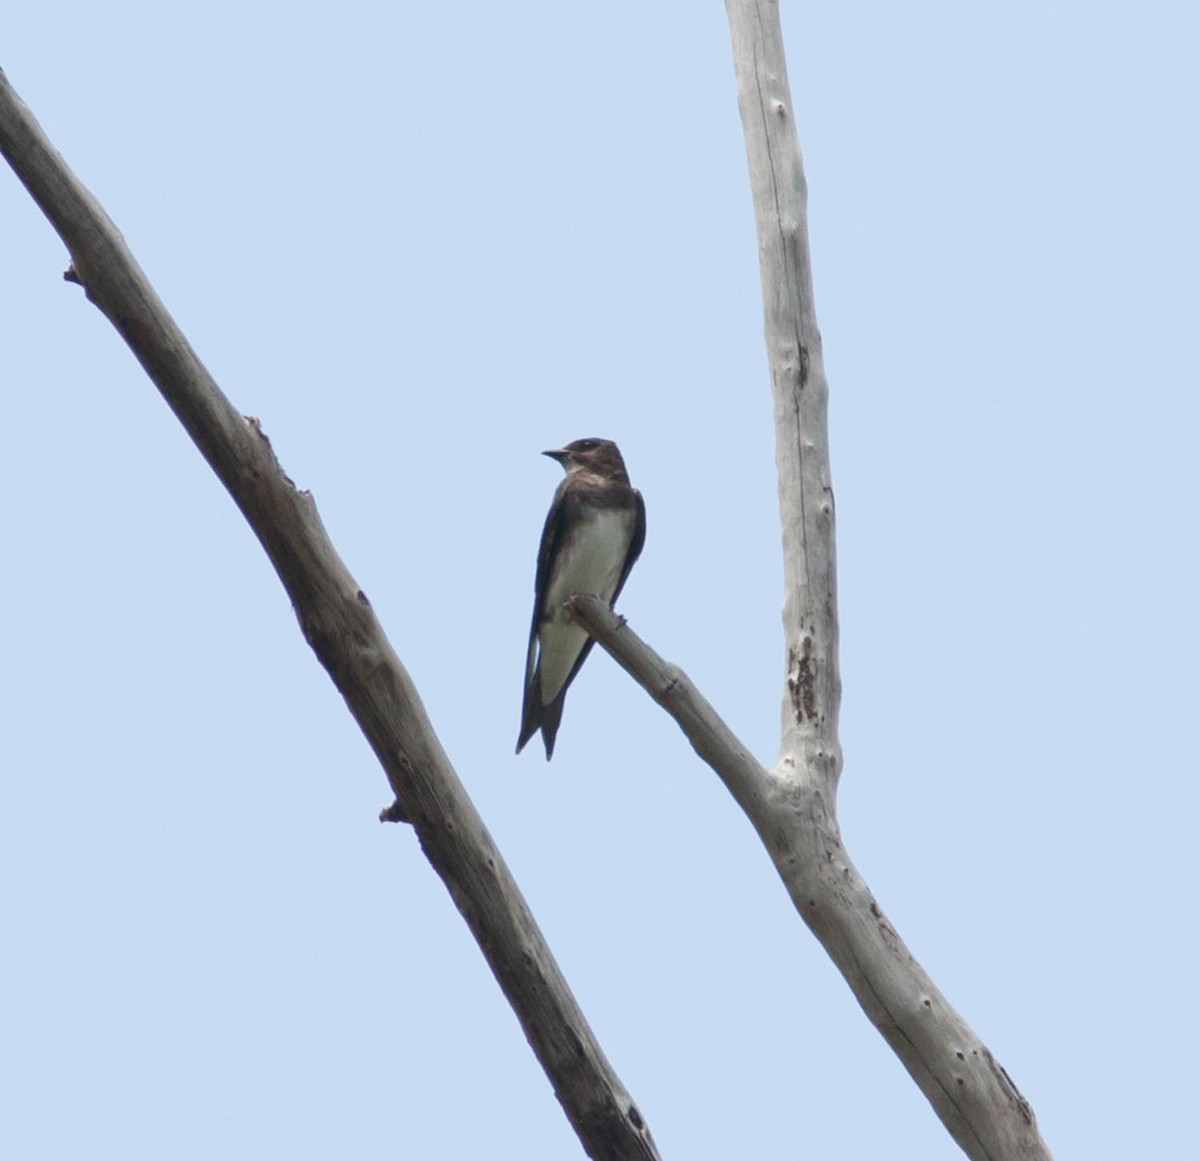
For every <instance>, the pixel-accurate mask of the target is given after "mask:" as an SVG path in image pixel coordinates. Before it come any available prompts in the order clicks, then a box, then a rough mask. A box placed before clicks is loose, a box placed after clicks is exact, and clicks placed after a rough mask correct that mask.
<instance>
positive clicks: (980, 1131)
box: [571, 594, 1050, 1161]
mask: <svg viewBox="0 0 1200 1161" xmlns="http://www.w3.org/2000/svg"><path fill="white" fill-rule="evenodd" d="M571 611H572V615H573V616H574V617H575V618H576V619H577V620H578V621H579V622H580V623H581V624H582V625H584V626H585V627H586V628H587V630H588V632H589V633H591V634H592V636H594V637H595V638H596V640H597V641H599V642H600V644H601V646H602V647H603V648H604V649H606V650H607V651H608V652H609V653H610V654H611V655H612V656H613V657H614V658H615V659H616V661H617V662H618V663H619V664H620V665H621V667H622V668H623V669H624V670H625V671H626V672H627V673H629V674H630V675H631V676H632V677H633V678H634V679H635V680H636V681H637V682H638V684H639V685H641V686H642V688H643V689H645V690H646V692H647V693H648V694H650V696H651V697H653V698H654V700H655V701H657V702H658V703H659V704H660V705H662V706H663V708H664V709H665V710H666V711H667V713H669V714H670V715H671V716H672V717H673V718H674V719H675V721H676V722H677V723H678V725H679V728H680V729H681V730H683V732H684V735H685V736H686V737H687V739H688V741H689V742H691V744H692V746H693V748H694V749H695V750H696V752H697V753H698V754H699V755H700V757H702V758H703V759H704V761H705V762H707V763H708V764H709V765H710V766H711V767H712V768H713V770H714V771H715V772H716V773H717V774H718V775H719V777H720V778H721V780H722V781H723V782H724V783H725V785H726V787H727V788H728V789H729V792H730V793H731V794H732V795H733V796H734V798H735V799H737V801H738V803H739V805H741V807H742V808H743V810H745V811H746V814H747V815H748V816H749V818H750V821H751V822H752V823H753V824H754V827H755V829H756V830H757V831H758V834H759V837H760V838H761V839H762V841H763V844H764V845H765V846H766V848H767V850H768V851H769V852H770V855H771V858H772V861H773V862H774V863H775V868H776V870H777V871H778V872H779V875H780V877H781V878H782V879H783V882H784V885H785V886H786V887H787V890H788V894H789V895H790V896H791V897H792V902H793V903H794V904H795V906H796V910H797V911H799V912H800V915H801V917H802V918H803V919H804V921H805V923H807V924H808V926H809V927H810V928H811V929H812V932H813V934H814V935H816V937H817V938H818V939H819V940H820V941H821V944H822V945H823V946H824V948H825V950H826V951H827V952H828V953H829V956H830V958H831V959H832V960H833V961H834V963H836V964H837V966H838V968H839V970H840V971H841V973H842V975H843V976H845V978H846V981H847V982H848V983H849V984H850V987H851V989H852V990H853V992H854V995H855V997H856V998H857V999H858V1002H859V1003H860V1004H861V1005H862V1007H863V1010H864V1011H865V1012H866V1013H867V1015H868V1016H869V1017H870V1019H871V1022H872V1023H873V1024H874V1025H875V1026H876V1028H878V1029H879V1031H880V1032H881V1033H882V1034H883V1037H884V1039H886V1040H887V1042H888V1043H889V1044H890V1045H891V1046H892V1049H893V1050H894V1051H895V1053H896V1055H897V1056H899V1057H900V1059H901V1060H902V1061H903V1062H904V1065H905V1067H906V1068H907V1069H908V1071H909V1072H910V1073H911V1074H912V1076H913V1079H915V1080H916V1082H917V1084H918V1085H920V1087H921V1090H922V1091H923V1092H924V1093H925V1095H926V1096H927V1097H928V1098H929V1101H930V1103H931V1104H932V1105H933V1107H934V1109H935V1110H936V1111H937V1114H938V1116H939V1117H940V1118H941V1119H942V1121H943V1123H944V1124H945V1125H946V1127H947V1128H948V1129H949V1130H950V1132H951V1133H952V1134H953V1136H954V1139H955V1140H956V1141H957V1142H958V1143H959V1145H960V1146H962V1149H963V1151H964V1152H965V1153H966V1154H967V1156H969V1157H972V1158H975V1159H976V1161H1034V1159H1038V1161H1048V1159H1049V1157H1050V1153H1049V1150H1048V1149H1047V1148H1046V1146H1045V1144H1044V1143H1043V1142H1042V1140H1041V1137H1040V1136H1039V1135H1038V1131H1037V1125H1036V1122H1035V1121H1034V1116H1033V1110H1032V1109H1031V1108H1030V1106H1029V1102H1028V1101H1026V1100H1025V1098H1024V1097H1023V1096H1022V1095H1021V1093H1020V1092H1019V1091H1018V1090H1017V1087H1016V1085H1014V1084H1013V1083H1012V1081H1011V1080H1010V1079H1009V1076H1008V1074H1007V1073H1006V1072H1005V1071H1004V1069H1003V1068H1002V1067H1001V1066H1000V1064H999V1063H998V1062H997V1061H996V1059H995V1058H994V1057H993V1056H992V1054H991V1052H989V1051H988V1049H987V1047H986V1045H984V1044H983V1043H982V1042H981V1041H980V1040H979V1038H978V1037H977V1036H976V1035H975V1033H974V1032H972V1031H971V1029H970V1028H969V1027H968V1025H967V1024H966V1022H965V1021H964V1020H963V1019H962V1017H961V1016H959V1015H958V1013H957V1012H955V1011H954V1009H953V1008H952V1007H951V1006H950V1004H949V1003H948V1002H947V1001H946V999H945V997H943V996H942V994H941V993H940V992H939V991H938V990H937V988H936V987H935V986H934V983H933V981H932V980H931V979H930V978H929V976H928V975H926V974H925V971H924V969H923V968H922V967H921V965H920V964H918V963H917V961H916V960H915V959H914V958H913V956H912V953H911V952H910V951H909V950H908V948H906V947H905V946H904V943H903V941H902V940H901V939H900V937H899V935H897V934H896V931H895V929H894V928H893V927H892V926H891V924H890V923H889V922H888V920H887V918H886V916H885V915H884V914H883V912H882V911H881V910H880V908H879V905H878V904H877V903H876V902H875V900H874V898H873V897H872V895H871V892H870V891H869V890H868V888H867V885H866V883H865V882H864V881H863V878H862V876H861V875H860V874H859V873H858V870H857V869H856V868H855V866H854V864H853V863H852V862H851V861H850V856H849V855H848V854H847V853H846V850H845V848H844V847H843V846H842V842H841V837H840V835H839V833H838V826H837V818H836V816H835V813H834V804H833V799H832V797H831V796H830V795H829V794H828V793H827V791H826V787H825V783H824V781H823V780H822V778H821V777H820V772H819V771H818V772H817V773H816V774H810V772H808V771H807V770H805V769H804V768H793V767H790V766H787V765H785V764H781V765H780V766H779V767H778V768H777V769H775V770H768V769H766V768H765V767H763V766H761V765H760V764H759V763H758V762H756V761H755V760H754V758H753V757H752V756H751V755H750V753H749V752H748V750H747V749H746V747H745V746H744V745H743V744H742V743H741V742H740V741H739V740H738V739H737V737H736V736H735V735H734V734H733V732H732V731H731V730H730V729H729V727H728V726H727V725H726V724H725V723H724V722H723V721H722V720H721V718H720V717H719V715H718V714H717V712H716V711H715V710H714V709H713V707H712V706H711V705H710V704H709V703H708V702H707V701H706V700H705V699H704V696H703V695H702V694H701V693H700V692H699V690H697V689H696V687H695V686H694V685H693V684H692V683H691V680H690V679H689V678H688V676H687V674H685V673H684V672H683V671H682V670H681V669H680V668H679V667H678V666H676V665H672V664H671V663H670V662H668V661H664V660H663V658H661V657H660V656H659V655H658V654H657V653H655V652H654V650H653V649H651V648H650V647H649V646H648V645H647V644H646V643H645V642H644V641H643V640H642V639H641V638H640V637H638V635H637V634H636V633H635V632H634V631H633V630H632V629H631V628H630V627H629V625H628V624H627V623H626V621H625V619H624V618H623V617H620V616H618V615H617V614H616V613H614V612H613V611H612V610H611V609H609V608H608V607H607V606H606V605H605V604H604V603H603V602H602V601H599V600H597V599H596V598H595V597H593V596H584V595H582V594H581V595H578V596H576V597H574V598H573V599H572V601H571Z"/></svg>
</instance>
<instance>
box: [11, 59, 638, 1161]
mask: <svg viewBox="0 0 1200 1161" xmlns="http://www.w3.org/2000/svg"><path fill="white" fill-rule="evenodd" d="M0 152H2V153H3V154H4V156H5V158H6V159H7V160H8V162H9V164H10V165H11V166H12V168H13V170H14V171H15V172H16V174H17V176H18V177H19V178H20V180H21V181H22V182H23V183H24V185H25V187H26V189H28V191H29V193H30V194H31V196H32V197H33V199H34V201H35V202H37V204H38V205H39V206H40V207H41V209H42V212H43V213H44V214H45V215H46V217H47V218H49V219H50V222H51V224H52V225H53V226H54V228H55V229H56V230H57V231H58V233H59V235H60V236H61V238H62V240H63V241H64V242H65V243H66V246H67V249H68V250H69V251H70V254H71V269H70V271H68V277H69V278H70V279H71V280H72V281H76V282H79V283H80V284H82V286H83V287H84V289H85V290H86V292H87V296H88V298H89V299H91V301H92V302H94V303H95V304H96V305H97V306H98V307H99V308H100V310H101V311H103V312H104V314H105V315H106V316H107V317H108V319H109V321H110V322H112V324H113V326H114V327H116V329H117V330H118V332H120V334H121V336H122V337H123V338H124V339H125V341H126V343H128V345H129V347H130V349H131V350H132V351H133V353H134V355H135V356H136V357H137V359H138V361H139V362H140V363H141V364H142V366H143V367H144V368H145V370H146V373H147V374H148V375H149V376H150V378H151V379H152V380H153V381H154V383H155V385H156V386H157V387H158V389H159V391H160V392H161V393H162V396H163V398H164V399H165V400H166V401H167V403H168V405H169V406H170V407H171V409H172V410H173V411H174V412H175V414H176V415H177V416H178V417H179V420H180V422H181V423H182V424H183V426H184V427H185V428H186V429H187V431H188V434H189V435H190V436H191V437H192V439H193V441H194V442H195V444H196V446H197V447H198V448H199V449H200V452H201V454H202V455H203V456H204V458H205V459H206V460H207V461H208V463H209V465H210V466H211V467H212V469H213V471H214V472H216V474H217V476H218V478H219V479H220V480H221V482H222V483H223V484H224V485H225V487H226V488H227V489H228V491H229V493H230V495H231V496H232V497H233V499H234V502H235V503H236V504H237V506H238V507H239V508H240V509H241V511H242V514H243V515H244V516H245V517H246V520H247V521H248V522H249V524H250V526H251V528H253V530H254V533H255V535H256V536H257V537H258V539H259V541H260V543H261V544H262V546H263V548H264V549H265V551H266V553H267V556H268V557H270V560H271V563H272V565H274V567H275V571H276V572H277V573H278V574H279V579H280V580H281V581H282V582H283V586H284V588H285V589H286V590H287V593H288V596H289V597H290V598H291V601H292V605H293V607H294V608H295V610H296V616H297V618H298V619H299V621H300V626H301V629H302V630H303V632H304V636H305V638H306V639H307V640H308V643H309V644H310V645H311V646H312V648H313V651H314V652H315V653H316V654H317V656H318V658H319V659H320V661H321V664H322V665H324V666H325V668H326V669H327V670H328V672H329V675H330V677H331V678H332V679H333V682H334V684H335V685H336V686H337V688H338V690H339V691H340V692H341V694H342V696H343V697H344V698H345V700H346V704H347V706H348V707H349V709H350V712H351V713H352V714H353V715H354V717H355V719H356V720H357V722H358V724H359V726H360V727H361V729H362V731H363V733H364V734H365V735H366V737H367V740H368V741H369V742H370V744H371V747H372V749H373V750H374V751H375V754H376V756H377V757H378V758H379V761H380V764H381V765H382V766H383V768H384V771H385V772H386V774H387V777H388V781H389V782H390V783H391V787H392V790H393V792H394V793H395V795H396V806H395V807H393V808H391V810H390V811H389V812H388V816H389V817H390V818H394V819H403V820H404V821H408V822H411V823H412V825H413V827H414V829H415V830H416V832H417V836H418V837H419V839H420V841H421V846H422V849H423V850H424V852H425V855H426V857H427V858H428V859H429V861H430V863H431V864H432V865H433V868H434V870H436V871H437V873H438V874H439V875H440V876H441V878H442V880H443V882H444V883H445V884H446V887H447V889H448V890H449V892H450V894H451V896H452V897H453V899H454V902H455V904H456V905H457V906H458V909H459V911H460V912H461V913H462V915H463V918H464V919H466V921H467V924H468V925H469V926H470V928H471V931H472V933H473V934H474V936H475V938H476V940H477V941H478V943H479V946H480V948H481V949H482V951H483V954H484V956H485V957H486V959H487V961H488V965H489V966H490V967H491V969H492V972H493V973H494V974H495V976H496V979H497V981H498V982H499V984H500V986H501V988H502V989H503V991H504V994H505V996H506V997H507V999H508V1001H509V1003H510V1004H511V1005H512V1007H513V1010H514V1011H515V1012H516V1014H517V1017H518V1019H519V1020H520V1021H521V1025H522V1027H523V1029H524V1031H525V1035H526V1036H527V1037H528V1039H529V1042H530V1044H531V1045H532V1047H533V1050H534V1052H535V1053H536V1055H537V1057H538V1060H539V1061H540V1063H541V1065H542V1067H543V1069H544V1070H545V1071H546V1074H547V1076H548V1077H549V1078H550V1081H551V1083H552V1084H553V1086H554V1091H555V1095H556V1096H557V1097H558V1099H559V1101H560V1103H561V1104H562V1106H563V1109H564V1111H565V1112H566V1114H567V1117H568V1118H569V1120H570V1121H571V1124H572V1126H573V1127H574V1129H575V1132H576V1133H577V1134H578V1135H579V1138H580V1140H581V1142H582V1143H583V1146H584V1149H585V1150H586V1151H587V1153H588V1155H589V1156H590V1157H592V1158H594V1159H596V1161H655V1159H656V1158H657V1157H658V1153H657V1150H656V1149H655V1146H654V1142H653V1140H652V1138H651V1136H650V1131H649V1129H648V1127H647V1126H646V1124H645V1122H644V1120H643V1119H642V1116H641V1114H640V1113H639V1112H638V1110H637V1108H636V1107H635V1106H634V1104H633V1101H632V1100H631V1098H630V1096H629V1094H628V1093H627V1092H626V1091H625V1088H624V1087H623V1085H622V1084H621V1082H620V1080H619V1078H618V1077H617V1075H616V1073H615V1072H613V1070H612V1067H611V1066H610V1065H609V1063H608V1061H607V1060H606V1059H605V1057H604V1053H603V1052H602V1051H601V1049H600V1045H599V1043H598V1042H597V1040H596V1038H595V1036H594V1035H593V1033H592V1031H591V1029H590V1028H589V1027H588V1025H587V1022H586V1021H585V1019H584V1017H583V1013H582V1012H581V1011H580V1010H579V1006H578V1004H577V1003H576V1001H575V998H574V996H572V994H571V992H570V989H569V988H568V987H567V983H566V980H565V979H564V978H563V976H562V973H561V972H560V970H559V968H558V965H557V964H556V963H555V961H554V957H553V956H552V955H551V953H550V949H549V947H548V946H547V945H546V941H545V939H544V938H543V936H542V934H541V932H540V931H539V930H538V927H537V924H536V923H535V922H534V919H533V916H532V915H531V914H530V911H529V908H528V906H527V905H526V903H525V901H524V899H523V898H522V897H521V894H520V891H519V890H518V889H517V885H516V883H515V882H514V881H513V878H512V875H511V874H510V873H509V870H508V868H507V866H506V865H505V863H504V860H503V859H502V858H501V856H500V852H499V851H498V850H497V849H496V846H495V844H494V843H493V841H492V838H491V836H490V835H489V834H488V832H487V829H486V828H485V826H484V824H483V820H482V819H481V818H480V817H479V815H478V813H477V812H476V810H475V807H474V805H473V804H472V803H471V800H470V799H469V798H468V797H467V794H466V791H465V790H464V789H463V786H462V784H461V783H460V782H459V780H458V777H457V775H456V774H455V772H454V769H453V767H452V766H451V765H450V761H449V759H448V758H447V757H446V754H445V751H444V750H443V749H442V746H441V743H440V742H439V741H438V738H437V735H436V734H435V733H434V731H433V727H432V725H431V724H430V722H429V719H428V717H427V716H426V713H425V708H424V706H423V705H422V704H421V700H420V698H419V697H418V696H417V691H416V688H415V687H414V686H413V683H412V680H411V679H410V678H409V676H408V673H407V672H406V671H405V669H404V666H403V665H402V664H401V663H400V659H399V658H398V657H397V656H396V653H395V651H394V650H393V649H392V646H391V644H390V643H389V642H388V640H387V638H386V637H385V636H384V633H383V630H382V628H381V627H380V625H379V622H378V621H377V620H376V618H375V613H374V611H373V610H372V608H371V604H370V602H369V601H368V600H367V598H366V596H365V595H364V594H363V592H362V590H361V589H360V588H359V587H358V585H357V584H356V583H355V581H354V578H353V577H352V576H351V575H350V573H349V571H348V570H347V569H346V566H345V565H344V564H343V563H342V561H341V559H340V558H339V557H338V555H337V552H336V551H335V549H334V547H333V544H332V543H331V542H330V540H329V537H328V535H327V534H326V532H325V529H324V527H323V526H322V524H321V520H320V517H319V516H318V515H317V509H316V506H315V504H314V503H313V499H312V496H311V495H309V493H307V492H301V491H298V490H297V489H296V488H295V486H294V485H293V484H292V482H291V481H290V480H289V479H288V478H287V477H286V476H285V475H284V474H283V471H282V470H281V469H280V466H279V463H278V461H277V460H276V459H275V456H274V453H273V452H272V451H271V448H270V444H269V443H268V441H267V438H266V436H265V435H264V434H263V432H262V430H261V428H260V427H259V424H258V421H257V420H255V419H249V418H245V417H243V416H242V415H240V414H239V413H238V412H237V411H236V410H235V409H234V407H233V406H232V404H231V403H230V402H229V400H228V399H226V398H225V396H224V395H223V394H222V393H221V391H220V389H219V388H218V387H217V385H216V383H215V382H214V381H213V379H212V377H211V376H210V375H209V373H208V371H207V370H205V368H204V365H203V364H202V363H201V362H200V360H199V358H198V357H197V355H196V353H195V351H193V350H192V348H191V346H190V345H189V343H188V341H187V339H186V338H185V337H184V335H183V333H182V332H181V331H180V330H179V328H178V326H176V324H175V321H174V319H172V318H171V316H170V314H169V313H168V312H167V309H166V307H165V306H164V305H163V304H162V302H161V301H160V299H159V297H158V295H157V294H156V293H155V291H154V288H153V287H152V286H151V285H150V283H149V281H148V280H147V279H146V276H145V274H143V273H142V271H141V269H140V268H139V267H138V265H137V263H136V262H135V261H134V259H133V256H132V255H131V254H130V252H129V250H128V249H127V248H126V246H125V242H124V239H123V238H122V237H121V235H120V233H119V232H118V231H117V228H116V227H115V226H114V225H113V223H112V221H111V220H110V219H109V218H108V215H107V214H105V212H104V210H103V209H101V207H100V206H99V204H98V203H97V202H96V200H95V199H94V198H93V197H92V195H91V194H90V193H89V192H88V190H87V189H85V188H84V186H83V185H82V184H81V183H80V182H79V180H78V179H77V178H76V177H75V175H74V174H73V173H72V172H71V171H70V170H69V169H68V168H67V166H66V164H65V163H64V161H63V159H62V158H61V157H60V156H59V154H58V153H57V152H56V151H55V149H54V148H53V146H52V145H51V144H50V142H49V141H48V140H47V139H46V137H45V135H44V134H43V132H42V130H41V127H40V126H39V125H38V124H37V122H36V121H35V120H34V118H33V116H32V114H31V113H30V112H29V110H28V109H27V108H26V107H25V105H24V104H23V103H22V102H21V100H20V99H19V98H18V97H17V96H16V94H15V93H14V92H13V90H12V89H11V87H10V86H9V84H8V80H7V78H6V77H5V76H4V73H3V72H2V71H0Z"/></svg>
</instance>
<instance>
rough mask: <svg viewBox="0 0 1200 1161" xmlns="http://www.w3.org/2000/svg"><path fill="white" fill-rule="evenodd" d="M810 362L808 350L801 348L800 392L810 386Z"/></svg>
mask: <svg viewBox="0 0 1200 1161" xmlns="http://www.w3.org/2000/svg"><path fill="white" fill-rule="evenodd" d="M810 366H811V364H810V360H809V357H808V348H807V347H805V346H801V347H800V390H801V391H803V390H804V388H805V387H807V386H808V373H809V370H810Z"/></svg>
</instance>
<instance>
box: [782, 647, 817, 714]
mask: <svg viewBox="0 0 1200 1161" xmlns="http://www.w3.org/2000/svg"><path fill="white" fill-rule="evenodd" d="M812 648H813V639H812V638H811V637H805V638H804V640H803V641H801V642H800V653H799V655H797V654H796V651H795V650H794V649H790V650H789V651H788V692H789V693H790V694H791V697H792V710H793V712H794V713H795V715H796V720H797V721H799V722H815V721H816V720H817V667H816V664H815V663H814V662H813V658H812Z"/></svg>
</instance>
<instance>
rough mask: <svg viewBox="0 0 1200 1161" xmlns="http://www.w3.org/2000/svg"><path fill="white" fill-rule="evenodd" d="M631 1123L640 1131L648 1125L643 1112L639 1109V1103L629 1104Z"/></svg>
mask: <svg viewBox="0 0 1200 1161" xmlns="http://www.w3.org/2000/svg"><path fill="white" fill-rule="evenodd" d="M629 1123H630V1124H631V1125H633V1127H634V1128H635V1129H637V1130H638V1131H639V1132H641V1130H642V1129H644V1128H645V1127H646V1122H645V1121H643V1120H642V1114H641V1113H639V1112H638V1111H637V1105H630V1106H629Z"/></svg>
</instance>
